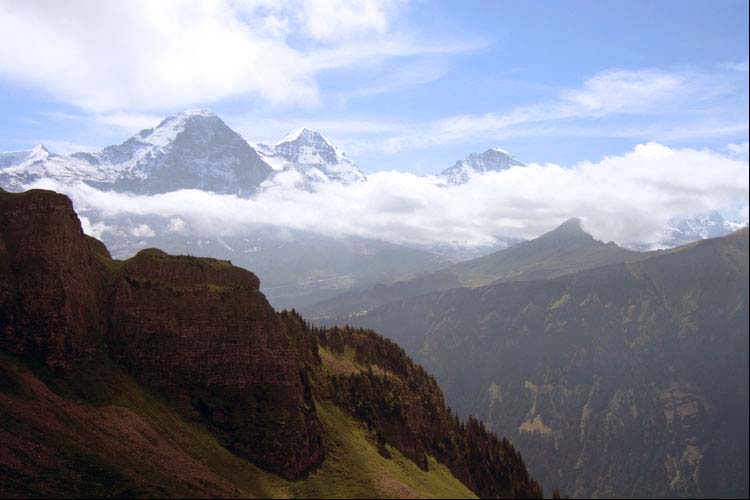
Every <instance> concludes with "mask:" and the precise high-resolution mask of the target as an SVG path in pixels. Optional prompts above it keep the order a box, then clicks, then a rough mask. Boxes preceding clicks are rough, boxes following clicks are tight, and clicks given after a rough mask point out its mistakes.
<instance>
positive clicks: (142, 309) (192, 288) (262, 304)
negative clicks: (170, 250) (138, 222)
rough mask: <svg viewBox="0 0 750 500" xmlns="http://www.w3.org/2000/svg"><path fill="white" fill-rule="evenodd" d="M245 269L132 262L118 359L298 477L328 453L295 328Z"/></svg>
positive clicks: (144, 257) (237, 447)
mask: <svg viewBox="0 0 750 500" xmlns="http://www.w3.org/2000/svg"><path fill="white" fill-rule="evenodd" d="M258 286H259V282H258V279H257V278H256V277H255V275H253V274H252V273H250V272H249V271H245V270H244V269H240V268H236V267H233V266H231V265H230V264H229V263H227V262H223V261H217V260H212V259H196V258H192V257H176V256H169V255H167V254H165V253H163V252H161V251H158V250H145V251H142V252H140V253H139V254H138V255H137V256H135V257H134V258H133V259H131V260H129V261H127V262H126V263H125V264H123V266H122V268H121V270H120V273H119V277H118V279H117V280H116V284H115V290H114V297H113V300H112V328H111V331H110V335H109V345H110V349H111V353H112V356H113V357H114V358H115V359H116V360H117V361H119V362H120V363H121V364H123V365H124V366H126V367H127V368H128V369H129V370H130V371H131V373H133V374H134V375H136V377H137V378H138V379H139V380H141V382H143V383H144V384H146V385H148V386H150V387H153V388H155V389H158V390H159V391H161V392H162V393H163V394H165V395H166V396H167V397H168V398H169V399H171V400H173V401H175V402H176V403H177V404H178V406H179V407H180V408H181V409H182V410H183V411H185V412H187V413H188V414H190V415H191V416H194V417H198V418H200V419H202V420H203V421H205V423H206V424H207V425H208V426H209V427H210V428H211V429H212V430H213V431H214V433H215V434H217V435H218V436H219V437H220V439H222V441H223V442H224V444H225V445H226V446H228V447H229V448H230V449H232V450H234V451H235V452H236V453H238V454H241V455H243V456H246V457H248V458H249V459H251V460H252V461H254V462H255V463H257V464H259V465H261V466H263V467H265V468H268V469H271V470H274V471H277V472H279V473H281V474H282V475H283V476H285V477H287V478H297V477H299V476H301V475H303V474H304V473H305V472H306V471H308V470H309V469H310V468H311V467H313V466H315V465H316V464H318V463H319V462H320V461H321V460H322V457H323V446H322V439H321V434H320V433H321V430H320V425H319V422H318V420H317V417H316V414H315V404H314V401H313V398H312V393H311V390H310V384H309V379H308V374H307V367H306V366H305V365H304V363H303V361H301V360H302V359H303V357H302V356H303V353H299V352H297V348H296V345H295V342H294V340H293V339H294V332H290V331H288V329H287V325H286V324H285V323H284V322H283V321H282V320H281V319H280V318H279V317H278V315H277V314H276V312H275V311H274V310H273V308H272V307H271V306H270V305H269V304H268V302H267V301H266V299H265V297H264V296H263V294H262V293H260V291H259V289H258Z"/></svg>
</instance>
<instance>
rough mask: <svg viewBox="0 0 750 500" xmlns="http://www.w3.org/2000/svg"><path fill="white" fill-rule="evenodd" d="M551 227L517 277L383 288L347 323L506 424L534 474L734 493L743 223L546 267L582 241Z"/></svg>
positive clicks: (744, 491)
mask: <svg viewBox="0 0 750 500" xmlns="http://www.w3.org/2000/svg"><path fill="white" fill-rule="evenodd" d="M562 229H563V231H561V232H559V231H557V232H558V234H557V235H555V234H554V233H555V232H556V231H553V233H551V235H552V236H555V237H550V235H547V237H542V238H539V239H538V240H534V241H533V242H529V245H527V247H528V246H530V244H531V243H535V246H536V245H537V244H538V245H539V246H542V245H541V244H540V243H541V241H540V240H544V241H545V242H547V243H549V244H550V246H549V247H548V248H549V249H550V250H552V249H554V248H555V247H557V248H559V249H560V251H559V252H558V253H557V254H556V253H555V252H541V253H539V254H537V257H542V258H543V260H541V261H539V262H538V265H537V266H521V267H520V268H518V269H520V270H521V271H522V272H521V273H520V277H521V278H523V280H522V281H517V280H514V281H502V280H501V282H498V283H494V284H489V285H487V286H481V287H475V288H471V287H461V288H452V289H449V290H443V291H439V292H434V293H428V294H424V295H419V296H415V297H409V298H405V299H403V300H394V301H391V302H388V303H386V304H383V305H381V306H379V307H376V308H375V309H373V310H371V311H369V312H366V313H363V314H360V315H357V316H354V317H350V318H347V322H348V323H349V324H353V325H357V326H360V327H367V328H374V329H377V330H378V331H379V332H381V333H382V334H384V335H385V336H387V337H388V338H390V339H392V340H394V341H396V342H398V343H399V344H400V345H402V346H403V347H404V348H405V350H406V351H407V352H408V353H410V354H411V355H412V356H414V357H415V359H416V360H417V361H418V362H420V363H422V364H424V365H425V366H426V367H427V369H428V370H430V371H432V372H433V373H434V374H435V375H436V378H437V380H438V382H439V383H440V386H441V387H442V388H443V390H444V391H445V393H446V397H447V401H448V403H449V404H451V405H453V406H454V407H455V408H456V409H457V410H458V412H459V414H461V415H463V416H467V415H472V416H473V417H475V418H479V419H482V420H483V421H485V422H487V423H488V425H489V427H490V429H492V430H493V431H495V432H498V433H499V434H502V435H507V436H509V437H510V438H511V439H512V440H513V442H514V443H516V444H517V445H518V446H519V448H520V449H521V451H522V453H523V454H524V456H525V457H526V458H527V460H528V462H529V466H530V467H531V470H533V471H534V472H535V474H537V475H538V477H539V479H540V481H541V483H542V485H543V486H547V487H549V485H552V484H554V485H555V487H560V488H561V489H562V490H563V491H565V492H566V493H569V494H571V495H573V496H574V497H577V498H602V497H613V498H639V497H644V496H648V497H652V498H653V497H665V498H671V497H716V498H725V497H726V498H742V497H746V496H747V495H748V475H747V470H748V466H749V464H748V437H749V436H748V404H749V401H748V393H749V387H748V378H749V374H748V359H749V358H750V352H749V347H748V333H749V332H748V230H747V228H744V229H740V230H738V231H736V232H734V233H732V234H730V235H727V236H723V237H719V238H712V239H707V240H702V241H699V242H696V243H691V244H689V245H686V246H682V247H678V248H675V249H671V250H666V251H661V252H653V253H648V254H641V255H636V257H637V258H635V259H632V258H630V257H629V254H627V253H626V252H624V251H622V249H619V250H617V252H619V253H620V255H619V257H618V259H619V260H620V262H613V263H609V264H607V263H606V262H605V261H600V262H599V264H597V267H593V266H592V267H593V268H590V269H583V270H578V271H576V270H575V269H574V268H573V267H571V266H570V263H569V262H568V263H565V264H564V265H562V266H560V268H558V270H562V269H566V272H567V273H568V274H564V275H562V276H558V277H552V276H553V275H554V274H557V272H558V270H554V267H555V266H554V263H555V261H556V259H558V258H559V259H562V260H564V259H565V256H566V255H567V252H565V251H564V248H565V246H566V245H567V244H569V243H570V240H569V239H568V238H570V237H571V236H572V238H573V239H576V240H578V239H580V240H583V239H584V237H583V236H581V234H580V226H579V225H578V224H577V223H575V222H574V221H571V222H569V223H566V224H565V225H563V228H562ZM560 233H562V234H560ZM571 233H572V234H571ZM589 245H590V242H589ZM517 247H521V245H517ZM517 247H513V248H517ZM506 252H507V251H506ZM524 253H525V252H519V253H518V255H516V259H518V260H517V262H523V254H524ZM529 253H530V252H529ZM584 253H585V252H584ZM556 255H557V256H556ZM498 256H499V257H502V254H499V255H498ZM529 258H530V259H532V258H533V257H532V255H531V254H530V255H529ZM508 259H509V257H505V258H492V259H488V261H493V260H494V261H495V262H497V263H499V262H503V261H505V262H507V261H508ZM469 267H470V268H471V269H476V268H477V267H476V266H475V265H472V266H469ZM550 270H551V275H549V276H547V277H544V276H542V275H539V274H537V273H538V272H539V271H544V272H550ZM527 272H530V273H531V274H526V273H527Z"/></svg>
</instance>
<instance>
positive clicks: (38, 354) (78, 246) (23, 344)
mask: <svg viewBox="0 0 750 500" xmlns="http://www.w3.org/2000/svg"><path fill="white" fill-rule="evenodd" d="M94 241H95V240H93V239H92V238H88V237H86V236H84V234H83V231H82V230H81V224H80V222H79V221H78V218H77V217H76V214H75V212H74V211H73V206H72V204H71V202H70V200H69V199H68V198H67V197H65V196H63V195H60V194H57V193H53V192H51V191H42V190H33V191H28V192H25V193H20V194H11V193H7V192H5V191H2V190H0V348H2V349H3V350H6V351H9V352H12V353H15V354H24V355H29V356H33V357H35V358H37V359H40V360H42V361H44V362H45V363H46V364H47V365H48V366H50V367H52V368H55V369H61V370H66V369H69V368H70V367H71V366H72V365H73V364H75V363H76V362H77V361H79V360H80V359H81V358H82V357H83V356H84V355H85V354H86V353H87V352H91V351H92V350H94V349H96V347H97V346H98V345H100V344H101V342H100V340H101V332H102V331H103V330H104V327H105V326H104V325H105V317H104V315H103V309H104V308H103V299H104V293H103V274H104V266H103V264H102V263H101V261H100V258H99V257H100V256H107V257H108V253H107V251H106V248H104V246H103V245H101V244H100V243H98V242H97V243H94Z"/></svg>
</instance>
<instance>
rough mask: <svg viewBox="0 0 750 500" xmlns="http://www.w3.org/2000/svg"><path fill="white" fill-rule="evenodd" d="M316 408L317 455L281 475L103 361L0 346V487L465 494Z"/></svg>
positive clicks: (83, 491)
mask: <svg viewBox="0 0 750 500" xmlns="http://www.w3.org/2000/svg"><path fill="white" fill-rule="evenodd" d="M318 414H319V417H320V419H321V422H322V423H323V426H324V429H325V442H326V446H327V448H328V453H327V455H326V459H325V461H324V463H323V465H322V466H321V467H320V468H319V469H318V470H316V471H315V472H313V473H312V474H310V475H309V476H308V477H307V478H306V479H304V480H301V481H297V482H289V481H286V480H284V479H282V478H280V477H278V476H276V475H274V474H271V473H268V472H266V471H263V470H261V469H259V468H257V467H255V466H254V465H252V464H250V463H248V462H247V461H245V460H243V459H241V458H239V457H237V456H235V455H233V454H232V453H231V452H229V451H228V450H226V449H225V448H224V447H223V446H221V444H220V443H219V442H218V441H217V440H216V438H214V437H213V436H212V435H211V434H210V433H208V432H207V431H206V430H205V429H203V428H202V427H201V426H200V425H197V424H194V423H192V422H189V421H186V420H185V419H183V418H181V417H180V416H179V415H178V414H177V413H176V412H175V411H174V410H173V409H172V408H171V407H170V406H168V405H167V404H165V403H163V402H162V401H161V400H160V399H159V398H157V397H155V395H153V394H150V393H149V392H147V391H145V390H144V389H142V388H141V387H140V386H139V385H138V384H137V383H136V382H135V381H134V380H133V379H132V378H131V377H130V376H128V375H127V374H125V373H124V372H123V371H122V370H121V369H120V368H118V367H117V366H115V365H114V364H112V363H111V362H109V361H106V360H101V361H97V363H96V364H95V365H94V364H88V365H85V366H83V367H81V368H80V369H79V370H77V371H76V372H74V373H73V374H71V375H70V376H69V377H66V378H61V377H59V375H56V374H54V373H52V372H49V371H48V370H46V369H45V368H44V367H41V366H32V365H30V364H28V362H26V361H24V360H21V359H19V358H15V357H12V356H7V355H0V428H1V429H2V431H0V433H2V434H4V435H3V440H4V441H7V442H8V443H9V444H8V445H7V446H6V447H5V449H4V451H2V452H0V470H2V472H3V477H4V478H6V479H5V481H4V482H3V484H2V485H0V495H1V496H17V495H18V494H23V495H24V496H49V495H54V494H55V493H59V492H60V491H66V492H71V493H75V495H76V496H82V497H87V496H99V495H109V496H121V497H122V496H136V497H145V496H152V497H165V496H184V497H206V496H223V497H226V496H234V497H272V498H283V497H298V498H315V497H318V498H319V497H349V498H366V497H370V498H371V497H392V496H400V497H414V496H419V497H426V498H473V497H474V495H473V494H472V492H471V491H469V490H468V489H467V488H466V487H465V486H464V485H463V484H461V483H460V482H459V481H458V480H456V479H455V478H454V477H453V476H452V475H451V474H450V472H449V471H448V470H447V469H446V468H445V467H443V466H442V465H440V464H438V463H437V462H435V461H434V460H430V470H429V471H428V472H424V471H422V470H420V469H419V468H418V467H417V466H416V465H415V464H414V463H413V462H411V461H410V460H407V459H406V458H404V457H403V456H402V455H401V454H400V453H399V452H398V451H397V450H395V449H390V450H389V451H390V452H391V454H392V455H393V458H392V459H390V460H387V459H385V458H383V457H382V456H381V455H380V454H379V453H378V450H377V447H376V445H375V441H374V437H373V436H372V433H371V432H370V431H369V430H368V429H367V428H366V427H365V426H363V425H362V424H360V423H359V422H356V421H354V420H353V419H352V418H351V417H350V416H349V415H347V414H346V413H344V412H342V411H341V410H340V409H338V408H337V407H336V406H335V405H333V404H332V403H329V402H325V401H323V402H320V403H319V404H318ZM29 415H31V417H29ZM19 436H23V438H19ZM40 457H41V459H40ZM57 462H62V463H64V466H62V467H60V466H59V464H58V463H57ZM33 477H42V478H43V479H44V480H43V481H33V480H32V478H33Z"/></svg>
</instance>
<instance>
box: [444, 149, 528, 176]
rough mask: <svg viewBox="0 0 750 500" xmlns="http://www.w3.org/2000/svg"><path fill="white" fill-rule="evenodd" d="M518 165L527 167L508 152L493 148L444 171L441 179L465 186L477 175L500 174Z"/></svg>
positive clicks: (475, 154) (468, 157) (473, 154)
mask: <svg viewBox="0 0 750 500" xmlns="http://www.w3.org/2000/svg"><path fill="white" fill-rule="evenodd" d="M516 165H520V166H522V167H523V166H525V165H524V164H523V163H521V162H520V161H518V160H517V159H515V158H513V157H512V156H511V155H510V153H508V152H507V151H505V150H503V149H500V148H491V149H488V150H487V151H485V152H484V153H481V154H479V153H472V154H470V155H469V156H467V157H466V158H464V159H463V160H459V161H457V162H456V163H454V164H453V166H451V167H449V168H446V169H445V170H443V171H442V172H441V173H440V175H439V177H442V178H443V179H445V180H446V182H448V184H464V183H466V182H469V179H471V178H472V177H473V176H475V175H481V174H484V173H486V172H500V171H502V170H507V169H509V168H510V167H513V166H516Z"/></svg>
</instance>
